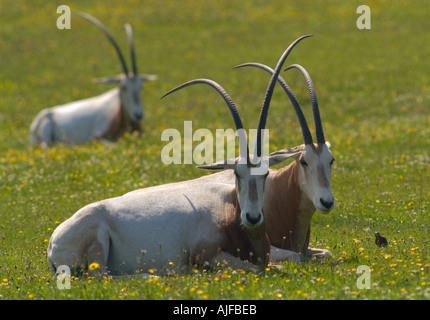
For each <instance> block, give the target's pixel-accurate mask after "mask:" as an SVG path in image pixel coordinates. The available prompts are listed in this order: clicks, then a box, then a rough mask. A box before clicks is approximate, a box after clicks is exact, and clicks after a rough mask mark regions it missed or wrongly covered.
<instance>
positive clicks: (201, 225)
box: [47, 36, 306, 274]
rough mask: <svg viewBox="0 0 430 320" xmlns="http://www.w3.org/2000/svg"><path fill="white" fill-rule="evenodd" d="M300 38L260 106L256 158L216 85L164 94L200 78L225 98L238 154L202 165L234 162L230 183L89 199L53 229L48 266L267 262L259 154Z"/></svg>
mask: <svg viewBox="0 0 430 320" xmlns="http://www.w3.org/2000/svg"><path fill="white" fill-rule="evenodd" d="M305 37H306V36H304V37H301V38H299V39H297V40H296V41H294V42H293V43H292V44H291V45H290V46H289V47H288V49H287V50H286V51H285V52H284V54H283V55H282V56H281V58H280V60H279V62H278V64H277V66H276V68H275V71H274V74H273V76H272V79H271V81H270V83H269V86H268V89H267V91H266V95H265V98H264V102H263V106H262V109H261V114H260V119H259V124H258V131H257V132H258V134H257V141H256V147H255V150H256V152H255V154H254V156H253V157H251V156H250V155H249V152H248V145H247V143H246V137H245V136H244V132H243V125H242V122H241V120H240V117H239V114H238V112H237V110H236V107H235V105H234V103H233V101H232V99H231V98H230V96H229V95H228V94H227V92H226V91H225V90H224V89H223V88H222V87H221V86H220V85H218V84H217V83H215V82H214V81H211V80H208V79H197V80H194V81H190V82H187V83H185V84H183V85H181V86H179V87H177V88H175V89H173V90H171V91H169V92H168V93H167V94H170V93H171V92H173V91H176V90H178V89H181V88H183V87H185V86H188V85H192V84H198V83H203V84H207V85H210V86H211V87H212V88H214V89H216V91H217V92H218V93H219V94H220V95H221V96H222V97H223V99H224V101H225V102H226V103H227V105H228V107H229V109H230V112H231V114H232V115H233V119H234V122H235V126H236V129H237V131H238V133H239V158H238V159H236V160H235V161H223V162H221V163H215V164H213V165H207V166H202V168H204V169H234V171H233V172H234V175H235V180H234V181H235V183H234V184H228V183H217V182H211V181H204V182H203V183H202V182H201V180H199V179H196V180H190V181H185V182H178V183H172V184H167V185H161V186H156V187H150V188H145V189H140V190H136V191H133V192H130V193H127V194H125V195H123V196H121V197H117V198H112V199H107V200H103V201H99V202H96V203H93V204H90V205H87V206H85V207H84V208H82V209H81V210H79V211H78V212H76V213H75V214H74V215H73V216H72V217H71V218H70V219H68V220H66V221H65V222H63V223H62V224H61V225H59V226H58V228H57V229H56V230H55V231H54V233H53V234H52V236H51V239H50V242H49V246H48V250H47V256H48V261H49V265H50V268H51V270H52V271H55V270H56V267H58V266H60V265H67V266H69V267H75V268H79V267H83V268H86V267H87V266H88V265H89V264H90V263H93V262H96V263H97V264H99V265H100V267H101V268H107V270H108V272H110V273H111V274H134V273H135V272H136V271H138V272H139V271H141V272H147V271H148V270H149V269H155V270H157V271H158V272H162V271H163V269H164V268H169V267H170V266H169V263H171V264H173V265H174V266H176V267H178V268H182V267H183V266H189V265H190V264H191V265H194V264H199V263H200V264H205V263H206V262H207V263H209V264H212V263H215V262H221V261H223V260H225V261H227V262H229V263H230V264H232V265H236V266H238V265H239V266H241V267H243V268H252V267H254V266H255V265H254V264H259V265H260V266H265V265H266V264H267V262H268V255H269V251H270V243H269V239H268V237H267V235H266V232H265V222H264V216H263V211H262V205H263V192H264V185H265V180H266V176H267V172H268V168H267V164H266V161H263V160H262V154H261V152H262V151H261V150H262V148H261V145H260V143H261V141H263V136H262V131H263V129H264V128H265V124H266V118H267V113H268V109H269V105H270V100H271V98H272V94H273V90H274V87H275V84H276V81H277V77H278V75H279V73H280V70H281V68H282V65H283V63H284V61H285V59H286V58H287V56H288V54H289V53H290V51H291V50H292V49H293V47H294V46H295V45H296V44H297V43H298V42H299V41H300V40H302V39H304V38H305ZM244 139H245V142H244ZM259 146H260V147H259ZM278 159H279V156H278V155H274V156H273V157H270V158H269V164H275V163H277V162H278ZM254 169H256V170H254ZM253 172H256V173H257V174H253ZM244 260H247V261H248V262H245V261H244ZM178 270H179V269H178Z"/></svg>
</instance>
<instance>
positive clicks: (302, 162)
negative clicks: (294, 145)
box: [300, 158, 308, 167]
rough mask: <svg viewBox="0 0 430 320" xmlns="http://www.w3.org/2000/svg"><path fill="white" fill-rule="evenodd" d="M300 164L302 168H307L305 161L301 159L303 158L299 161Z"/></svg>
mask: <svg viewBox="0 0 430 320" xmlns="http://www.w3.org/2000/svg"><path fill="white" fill-rule="evenodd" d="M300 164H301V165H302V166H304V167H307V166H308V163H307V162H306V161H305V159H303V158H301V159H300Z"/></svg>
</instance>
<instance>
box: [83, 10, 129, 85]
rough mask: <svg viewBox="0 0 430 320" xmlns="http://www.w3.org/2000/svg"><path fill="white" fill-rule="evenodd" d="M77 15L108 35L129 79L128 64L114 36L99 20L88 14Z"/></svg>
mask: <svg viewBox="0 0 430 320" xmlns="http://www.w3.org/2000/svg"><path fill="white" fill-rule="evenodd" d="M76 14H77V15H78V16H80V17H82V18H84V19H86V20H88V21H89V22H91V23H92V24H94V25H95V26H96V27H97V28H99V29H100V30H101V31H103V33H104V34H105V35H106V37H107V38H108V39H109V41H110V42H111V43H112V45H113V46H114V48H115V50H116V53H117V54H118V57H119V60H120V62H121V66H122V70H123V71H124V73H125V75H126V77H128V68H127V64H126V63H125V60H124V56H123V55H122V53H121V49H120V48H119V46H118V44H117V43H116V41H115V39H114V38H113V37H112V35H111V34H110V33H109V31H108V30H107V29H106V27H105V26H104V25H103V24H102V23H101V22H100V21H99V20H97V19H96V18H94V17H93V16H91V15H89V14H88V13H85V12H81V11H77V12H76Z"/></svg>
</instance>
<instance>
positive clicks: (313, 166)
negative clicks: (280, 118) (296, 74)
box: [237, 63, 335, 213]
mask: <svg viewBox="0 0 430 320" xmlns="http://www.w3.org/2000/svg"><path fill="white" fill-rule="evenodd" d="M244 66H253V67H258V68H261V69H263V70H265V71H267V72H269V73H270V74H272V75H273V74H274V70H272V69H271V68H269V67H268V66H265V65H263V64H260V63H245V64H242V65H239V66H237V67H238V68H239V67H244ZM292 68H296V69H298V70H300V71H301V73H302V74H303V76H304V77H305V79H306V83H307V86H308V89H309V94H310V98H311V102H312V110H313V114H314V121H315V129H316V138H317V143H316V144H315V143H314V142H313V140H312V135H311V133H310V131H309V127H308V125H307V122H306V119H305V116H304V114H303V112H302V110H301V108H300V105H299V103H298V101H297V98H296V96H295V95H294V93H293V92H292V91H291V89H290V88H289V87H288V85H287V83H286V82H285V80H284V79H283V78H282V77H281V76H278V82H279V83H280V84H281V86H282V88H283V89H284V91H285V92H286V93H287V95H288V97H289V98H290V100H291V102H292V104H293V106H294V109H295V111H296V114H297V117H298V119H299V122H300V126H301V129H302V134H303V138H304V144H303V145H301V146H298V147H295V148H287V149H284V150H281V151H277V152H273V153H271V154H270V155H271V156H272V157H273V156H278V157H279V158H281V159H282V158H285V159H287V158H294V159H295V160H296V162H297V165H298V168H299V184H300V189H301V190H302V192H303V193H304V194H305V195H306V197H307V198H308V199H309V200H311V201H312V203H313V205H314V206H315V208H316V210H317V211H318V212H320V213H328V212H330V211H331V210H332V209H333V208H334V206H335V201H334V196H333V192H332V190H331V166H332V164H333V162H334V157H333V154H332V153H331V151H330V150H329V149H330V143H329V142H326V141H325V138H324V132H323V129H322V124H321V117H320V113H319V107H318V102H317V97H316V93H315V89H314V85H313V83H312V79H311V77H310V76H309V73H308V72H307V71H306V70H305V69H304V68H303V67H302V66H300V65H297V64H294V65H291V66H290V67H288V68H287V69H285V70H288V69H292Z"/></svg>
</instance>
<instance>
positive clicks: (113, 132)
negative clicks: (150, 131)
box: [101, 106, 142, 140]
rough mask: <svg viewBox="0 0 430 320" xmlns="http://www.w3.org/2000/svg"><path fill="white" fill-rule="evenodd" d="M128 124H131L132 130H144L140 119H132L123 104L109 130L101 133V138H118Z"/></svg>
mask: <svg viewBox="0 0 430 320" xmlns="http://www.w3.org/2000/svg"><path fill="white" fill-rule="evenodd" d="M128 125H130V126H131V131H138V132H141V130H142V128H141V126H140V123H139V121H131V120H130V119H129V117H128V115H127V111H126V110H125V109H124V108H123V107H122V106H121V107H119V108H118V110H117V112H116V114H115V117H114V118H113V119H112V121H111V123H110V124H109V127H108V128H107V130H106V131H105V132H104V133H103V134H102V135H101V138H102V139H108V140H117V139H118V138H119V137H120V136H122V135H123V134H124V132H125V131H126V129H127V126H128Z"/></svg>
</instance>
